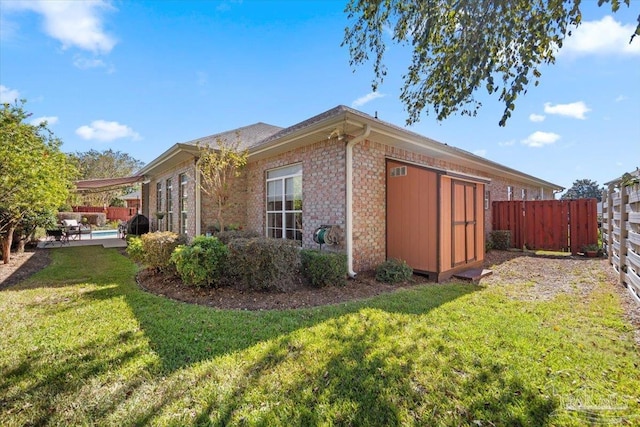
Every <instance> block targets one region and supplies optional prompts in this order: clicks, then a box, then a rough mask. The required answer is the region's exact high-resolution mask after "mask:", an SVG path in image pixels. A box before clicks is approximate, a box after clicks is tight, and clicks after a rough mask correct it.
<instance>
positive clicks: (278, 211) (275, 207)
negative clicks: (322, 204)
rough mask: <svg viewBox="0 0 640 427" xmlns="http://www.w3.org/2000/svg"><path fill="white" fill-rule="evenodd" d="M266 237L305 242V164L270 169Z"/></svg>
mask: <svg viewBox="0 0 640 427" xmlns="http://www.w3.org/2000/svg"><path fill="white" fill-rule="evenodd" d="M266 231H267V237H272V238H275V239H289V240H295V241H298V242H300V244H302V165H301V164H296V165H291V166H287V167H284V168H279V169H274V170H270V171H268V172H267V227H266Z"/></svg>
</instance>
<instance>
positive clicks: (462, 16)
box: [342, 0, 640, 126]
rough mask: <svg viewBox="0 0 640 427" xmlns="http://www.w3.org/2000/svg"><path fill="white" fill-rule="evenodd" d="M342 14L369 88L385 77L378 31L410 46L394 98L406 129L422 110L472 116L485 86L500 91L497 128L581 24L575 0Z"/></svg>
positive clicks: (500, 0) (382, 0)
mask: <svg viewBox="0 0 640 427" xmlns="http://www.w3.org/2000/svg"><path fill="white" fill-rule="evenodd" d="M602 3H611V9H612V11H614V12H615V11H617V10H618V8H619V7H620V1H619V0H600V1H599V4H600V5H601V4H602ZM625 4H627V6H628V5H629V0H625ZM345 11H346V12H347V13H348V18H349V19H354V22H353V24H352V26H351V27H347V28H346V29H345V38H344V41H343V43H342V45H343V46H344V45H347V46H348V47H349V53H350V56H351V61H350V63H351V65H362V64H364V63H365V62H368V61H369V53H372V55H373V61H372V62H373V71H374V79H373V82H372V88H373V90H374V91H375V90H376V89H377V87H378V86H379V84H381V83H382V82H383V80H384V77H385V76H386V73H387V69H386V67H385V65H384V53H385V49H386V41H385V40H384V33H385V32H391V33H392V34H393V36H392V39H393V42H395V43H400V44H404V43H407V44H410V45H411V46H412V49H413V57H412V61H411V64H410V65H409V67H408V69H407V73H406V74H405V75H404V76H403V80H404V84H403V86H402V90H401V94H400V99H401V100H402V101H403V103H404V104H405V107H406V109H407V113H408V118H407V124H412V123H415V122H417V121H419V120H420V115H421V114H422V113H423V112H425V113H427V114H429V113H430V112H433V113H434V114H435V115H436V117H437V118H438V120H444V119H446V118H447V117H448V116H449V115H451V114H454V113H460V114H462V115H471V116H473V115H475V114H476V113H477V111H478V109H479V108H480V107H481V103H480V102H479V101H478V100H477V99H476V96H477V93H478V91H479V90H480V89H481V88H482V87H484V88H485V89H486V91H487V93H489V94H490V95H491V94H494V93H499V100H500V101H501V102H502V103H503V104H504V112H503V115H502V118H501V120H500V125H501V126H504V125H505V124H506V121H507V119H508V118H509V117H510V116H511V112H512V111H513V110H514V108H515V99H516V98H517V96H518V94H520V93H522V92H523V91H526V89H527V86H528V85H529V83H530V82H531V81H533V82H534V85H535V86H537V85H538V82H539V78H540V77H541V72H540V65H543V64H552V63H554V62H555V53H556V52H557V50H558V49H559V48H560V47H562V42H563V40H564V38H565V37H566V36H567V35H569V34H568V29H569V26H573V25H579V24H580V22H581V19H582V15H581V12H580V1H579V0H552V1H548V0H456V1H454V0H444V1H441V0H423V1H412V2H406V1H402V0H371V1H366V0H351V1H350V2H349V4H348V5H347V8H346V10H345ZM638 34H640V21H639V25H638V28H637V29H636V35H638ZM496 82H501V83H500V84H497V83H496Z"/></svg>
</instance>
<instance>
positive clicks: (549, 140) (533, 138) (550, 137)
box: [520, 131, 560, 148]
mask: <svg viewBox="0 0 640 427" xmlns="http://www.w3.org/2000/svg"><path fill="white" fill-rule="evenodd" d="M559 139H560V135H558V134H557V133H553V132H541V131H536V132H534V133H532V134H531V135H529V136H528V137H527V138H526V139H523V140H522V141H520V142H521V143H522V144H524V145H526V146H529V147H535V148H539V147H544V146H545V145H550V144H555V142H556V141H557V140H559Z"/></svg>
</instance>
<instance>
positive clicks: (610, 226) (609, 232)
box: [602, 184, 613, 264]
mask: <svg viewBox="0 0 640 427" xmlns="http://www.w3.org/2000/svg"><path fill="white" fill-rule="evenodd" d="M606 198H607V200H606V202H607V218H606V224H607V230H606V232H607V259H608V260H609V264H613V246H612V245H613V184H609V187H608V188H607V192H606ZM602 220H603V221H604V220H605V218H602ZM603 243H604V242H603Z"/></svg>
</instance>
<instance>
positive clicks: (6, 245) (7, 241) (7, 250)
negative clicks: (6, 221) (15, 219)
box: [1, 225, 16, 264]
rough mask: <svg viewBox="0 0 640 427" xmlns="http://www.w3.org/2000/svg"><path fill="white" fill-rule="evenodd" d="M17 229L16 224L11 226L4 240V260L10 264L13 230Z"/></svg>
mask: <svg viewBox="0 0 640 427" xmlns="http://www.w3.org/2000/svg"><path fill="white" fill-rule="evenodd" d="M14 231H16V226H15V225H12V226H9V229H8V230H7V234H6V236H5V237H4V238H3V239H1V240H2V262H3V263H4V264H9V259H11V243H13V232H14Z"/></svg>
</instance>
